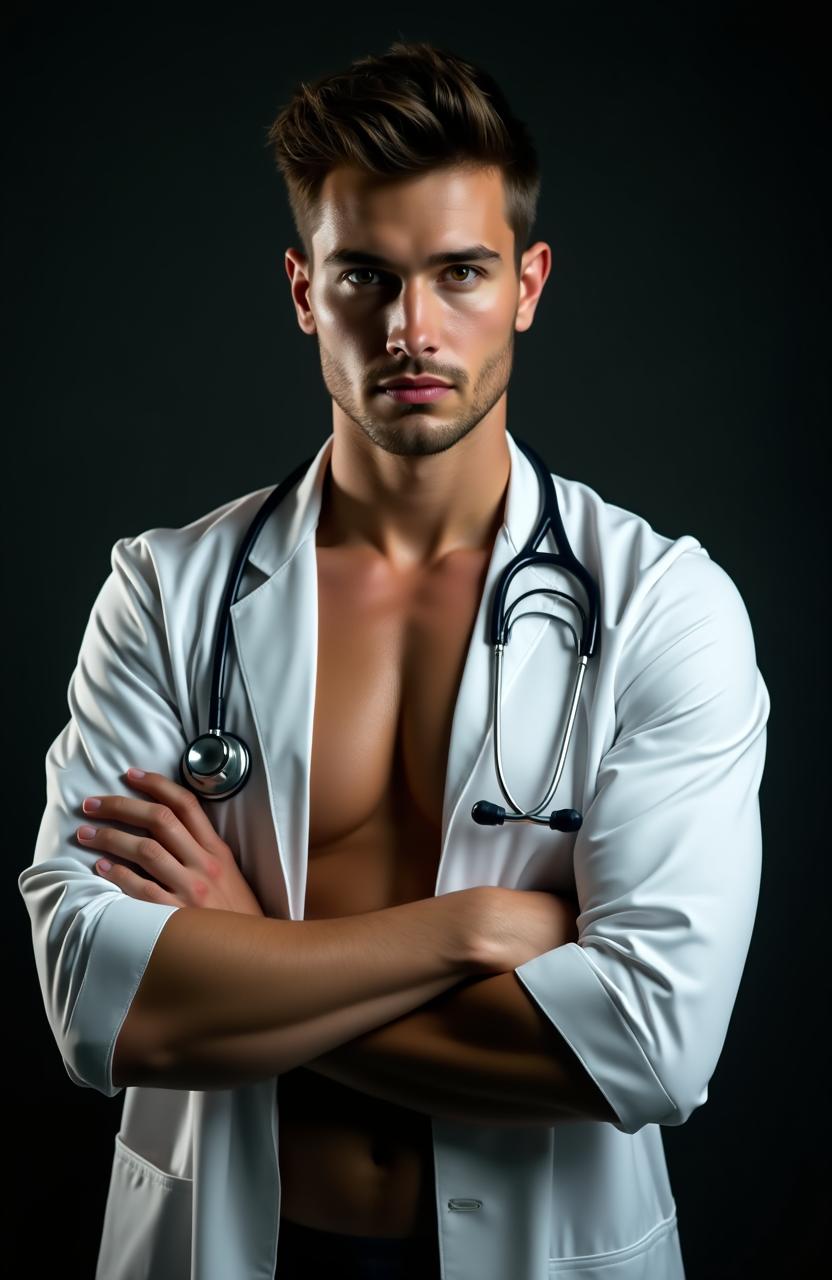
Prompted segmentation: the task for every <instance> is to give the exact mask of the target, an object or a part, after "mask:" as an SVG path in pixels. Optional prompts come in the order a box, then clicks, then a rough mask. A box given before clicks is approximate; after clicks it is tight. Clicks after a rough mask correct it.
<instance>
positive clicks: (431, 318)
mask: <svg viewBox="0 0 832 1280" xmlns="http://www.w3.org/2000/svg"><path fill="white" fill-rule="evenodd" d="M428 294H429V290H428V288H427V286H425V285H421V284H420V283H419V281H418V280H410V281H408V282H407V283H406V284H404V285H403V286H402V291H401V293H400V294H399V296H398V298H397V299H396V301H395V303H393V304H391V307H390V322H389V327H388V331H387V350H388V352H389V353H390V355H397V354H398V353H399V352H402V351H404V352H405V353H406V354H407V355H410V356H417V355H420V354H421V353H422V352H430V353H433V352H436V351H438V350H439V341H440V339H439V330H438V319H437V315H436V308H435V307H434V306H432V305H431V301H430V298H429V297H428Z"/></svg>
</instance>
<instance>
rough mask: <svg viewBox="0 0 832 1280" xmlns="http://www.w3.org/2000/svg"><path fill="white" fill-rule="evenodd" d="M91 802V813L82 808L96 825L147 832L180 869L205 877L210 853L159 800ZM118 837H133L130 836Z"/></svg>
mask: <svg viewBox="0 0 832 1280" xmlns="http://www.w3.org/2000/svg"><path fill="white" fill-rule="evenodd" d="M88 798H89V797H88ZM95 799H97V800H98V801H99V805H98V807H97V808H96V809H95V811H94V812H93V811H92V810H89V811H88V810H87V809H86V808H84V806H82V810H83V812H84V813H85V814H86V813H87V812H89V813H90V815H91V816H92V817H94V819H95V820H96V821H98V822H117V823H123V824H124V825H126V826H130V827H139V828H140V829H141V830H142V831H147V832H150V834H151V835H152V836H153V837H154V839H155V840H156V842H157V843H158V844H160V845H161V846H162V848H163V849H166V850H167V852H168V853H170V854H172V855H173V857H174V858H176V859H177V860H178V861H179V862H180V864H181V865H182V866H184V867H188V868H189V870H191V871H195V872H202V873H203V874H204V873H205V871H206V866H207V863H208V861H209V859H210V853H211V851H210V850H208V849H205V848H203V846H202V845H201V844H200V843H199V841H198V840H196V839H195V838H194V836H193V835H192V834H191V832H190V831H189V830H188V828H187V827H186V826H185V824H184V823H183V822H182V820H181V818H180V817H179V815H178V814H177V813H175V812H174V811H173V809H171V807H170V805H168V804H166V803H165V802H164V801H163V800H161V799H160V800H158V801H156V800H152V799H147V800H139V799H134V798H133V797H132V796H96V797H95ZM85 803H86V801H85ZM122 834H127V835H133V833H132V832H125V833H122ZM134 838H135V837H134Z"/></svg>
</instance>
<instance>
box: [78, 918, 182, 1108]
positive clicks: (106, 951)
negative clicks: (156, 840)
mask: <svg viewBox="0 0 832 1280" xmlns="http://www.w3.org/2000/svg"><path fill="white" fill-rule="evenodd" d="M178 910H179V907H178V906H173V905H165V904H162V903H158V902H144V901H142V900H141V899H138V898H131V897H129V896H128V895H127V894H125V893H119V895H118V897H116V898H113V901H112V902H111V903H109V904H108V906H106V907H104V909H103V910H102V912H101V915H100V918H99V920H98V921H97V923H96V928H95V937H94V939H93V943H92V948H91V951H90V954H89V956H88V958H87V964H86V968H85V970H84V979H83V982H82V984H81V989H80V991H79V992H78V998H77V1000H76V1002H75V1007H74V1009H73V1011H72V1016H71V1018H70V1021H69V1025H68V1027H67V1032H66V1052H65V1055H64V1057H65V1060H66V1061H68V1062H72V1063H74V1064H75V1066H76V1069H77V1072H78V1073H79V1074H80V1077H81V1080H82V1082H83V1083H84V1084H86V1085H88V1086H90V1087H91V1088H93V1089H97V1090H98V1091H99V1093H103V1094H105V1096H106V1097H108V1098H112V1097H115V1095H116V1094H118V1093H121V1091H122V1089H123V1087H124V1086H123V1085H122V1086H120V1087H119V1086H116V1085H114V1084H113V1052H114V1050H115V1044H116V1039H117V1038H118V1033H119V1031H120V1030H121V1027H122V1024H123V1022H124V1019H125V1018H126V1017H127V1014H128V1012H129V1009H130V1005H131V1004H132V1001H133V997H134V995H135V994H136V991H137V990H138V987H139V983H140V982H141V980H142V976H143V974H144V971H145V969H146V968H147V962H148V960H149V959H150V955H151V952H152V951H153V948H154V946H155V944H156V940H157V938H158V937H159V934H160V933H161V931H162V928H163V926H164V924H165V922H166V921H167V920H168V919H169V918H170V917H171V916H172V915H173V913H174V911H178ZM73 1078H74V1076H73Z"/></svg>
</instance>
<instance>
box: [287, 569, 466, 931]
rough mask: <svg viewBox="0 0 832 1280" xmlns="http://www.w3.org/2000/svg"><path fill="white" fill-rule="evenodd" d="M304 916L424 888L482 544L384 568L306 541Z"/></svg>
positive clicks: (433, 861)
mask: <svg viewBox="0 0 832 1280" xmlns="http://www.w3.org/2000/svg"><path fill="white" fill-rule="evenodd" d="M317 565H318V663H317V672H316V695H315V712H314V724H313V734H312V758H311V770H310V806H309V809H310V830H309V865H308V876H307V892H306V908H305V915H306V917H307V918H309V919H311V918H315V917H318V918H320V917H330V918H331V917H334V916H342V915H352V914H355V913H357V912H362V911H374V910H379V909H380V908H382V907H388V906H393V905H395V904H397V903H400V902H406V901H412V900H414V899H416V898H422V897H428V896H430V895H432V894H433V892H434V887H435V881H436V871H437V865H438V860H439V856H440V852H441V850H440V842H441V829H442V804H443V799H444V789H445V772H446V766H447V757H448V746H449V743H450V734H451V725H452V720H453V712H454V707H455V703H456V697H457V692H458V689H459V683H460V680H461V677H462V671H463V668H464V665H465V659H466V655H467V651H468V646H469V643H470V640H471V633H472V629H473V625H474V621H475V618H476V615H477V611H478V608H479V601H480V596H481V593H482V587H483V580H484V575H485V573H486V571H487V567H488V557H487V556H486V555H485V554H484V553H482V552H457V553H454V554H453V555H451V556H448V557H446V558H445V560H444V561H443V562H441V563H440V565H438V566H437V567H435V568H432V569H431V570H430V571H425V570H420V571H418V572H412V573H409V574H395V573H393V572H392V571H390V570H389V568H387V567H386V566H383V565H381V564H380V562H379V561H378V560H377V558H374V557H373V558H368V557H367V556H366V555H359V556H357V555H356V553H355V552H354V551H351V550H349V549H343V548H336V547H318V548H317Z"/></svg>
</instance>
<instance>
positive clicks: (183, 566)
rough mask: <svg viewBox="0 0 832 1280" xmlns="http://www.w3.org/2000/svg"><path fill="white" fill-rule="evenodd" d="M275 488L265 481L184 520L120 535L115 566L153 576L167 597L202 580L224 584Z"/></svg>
mask: <svg viewBox="0 0 832 1280" xmlns="http://www.w3.org/2000/svg"><path fill="white" fill-rule="evenodd" d="M273 489H274V485H265V486H264V487H263V488H261V489H255V490H252V491H251V492H250V493H245V494H242V495H240V496H238V497H235V498H231V499H229V500H228V501H227V502H224V503H222V504H221V505H220V506H217V507H213V508H212V509H211V510H210V511H207V512H205V514H204V515H200V516H198V517H197V518H196V519H194V520H191V521H189V522H188V523H186V524H182V525H178V526H167V525H155V526H152V527H150V528H147V529H144V530H142V531H141V532H140V533H136V534H129V535H126V536H124V537H121V538H119V539H117V541H116V542H115V544H114V545H113V548H112V551H111V562H112V565H113V568H114V569H116V570H118V569H122V570H124V571H127V572H130V570H133V571H135V572H137V573H139V574H141V575H142V576H143V577H145V578H146V579H147V580H150V579H151V578H153V579H155V581H156V582H157V583H158V584H159V590H162V588H164V594H165V595H166V596H168V597H171V596H174V595H175V594H176V593H177V592H178V591H179V590H180V589H186V588H188V587H189V586H193V585H195V584H196V583H197V582H205V581H206V580H212V579H213V580H216V581H218V582H219V581H220V580H222V585H224V583H225V576H226V574H227V570H228V569H229V567H230V565H231V563H232V561H233V558H234V555H235V553H236V551H237V550H238V548H239V546H240V540H241V538H242V536H243V534H244V532H245V530H246V529H247V528H248V527H249V525H250V524H251V521H252V520H253V519H254V516H255V513H256V512H257V510H258V509H259V508H260V507H261V506H262V505H263V503H264V502H265V500H266V498H267V497H268V495H269V494H270V493H271V492H272V490H273ZM212 569H213V570H214V572H211V570H212Z"/></svg>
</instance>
